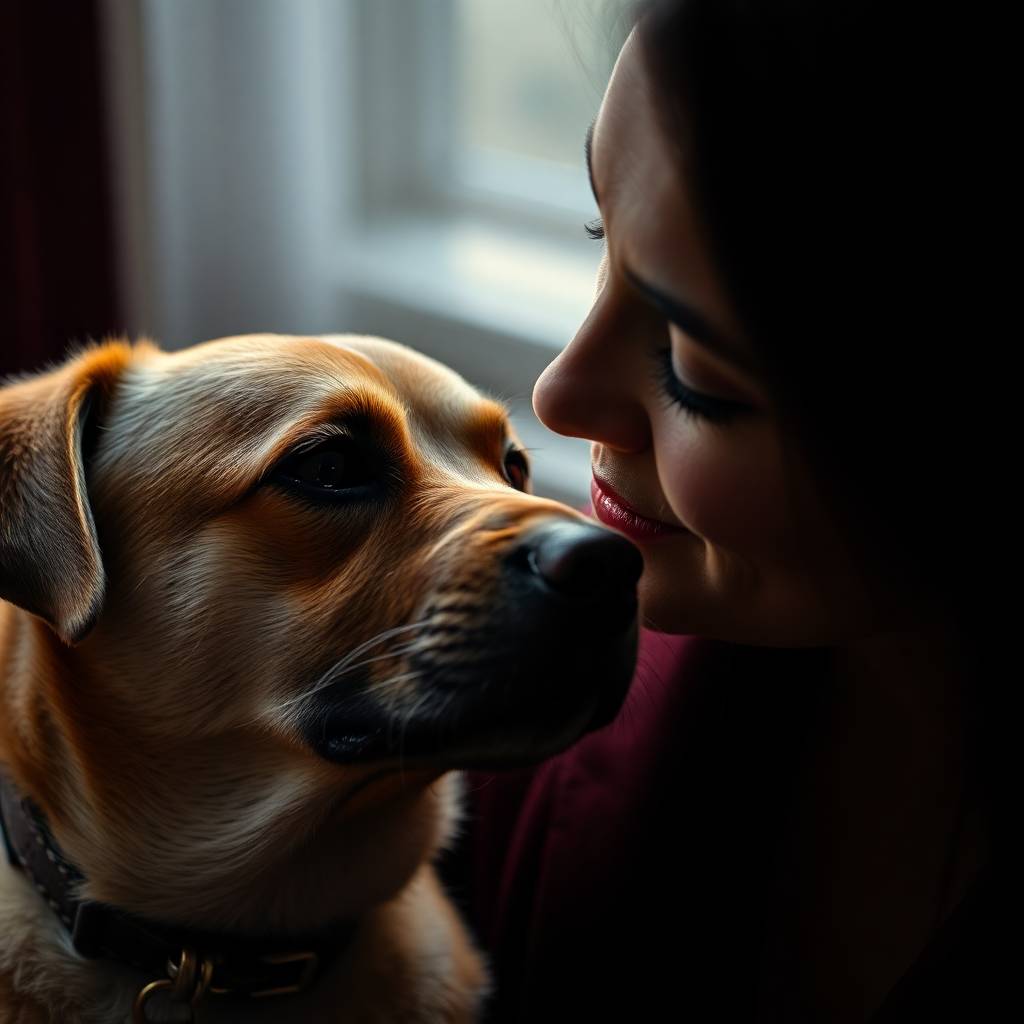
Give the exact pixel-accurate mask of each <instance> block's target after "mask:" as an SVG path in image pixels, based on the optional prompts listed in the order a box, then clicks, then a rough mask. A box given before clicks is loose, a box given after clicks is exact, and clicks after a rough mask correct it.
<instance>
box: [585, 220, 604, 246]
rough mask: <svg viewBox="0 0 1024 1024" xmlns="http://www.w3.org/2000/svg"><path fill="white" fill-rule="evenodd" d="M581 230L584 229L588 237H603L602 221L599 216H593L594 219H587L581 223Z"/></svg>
mask: <svg viewBox="0 0 1024 1024" xmlns="http://www.w3.org/2000/svg"><path fill="white" fill-rule="evenodd" d="M583 230H584V231H586V233H587V236H588V237H589V238H594V239H596V240H598V241H600V240H601V239H602V238H604V221H602V220H601V218H600V217H596V218H594V220H591V221H587V223H586V224H584V225H583Z"/></svg>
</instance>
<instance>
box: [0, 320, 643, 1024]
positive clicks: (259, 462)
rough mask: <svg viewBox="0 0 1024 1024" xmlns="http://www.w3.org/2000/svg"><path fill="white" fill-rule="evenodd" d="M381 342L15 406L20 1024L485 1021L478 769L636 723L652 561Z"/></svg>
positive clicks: (42, 392)
mask: <svg viewBox="0 0 1024 1024" xmlns="http://www.w3.org/2000/svg"><path fill="white" fill-rule="evenodd" d="M528 492H529V466H528V461H527V457H526V455H525V454H524V452H523V451H522V448H521V446H520V444H519V443H518V441H517V440H516V437H515V435H514V433H513V431H512V429H511V427H510V425H509V420H508V415H507V412H506V409H505V408H504V407H503V406H502V405H501V404H499V403H497V402H496V401H494V400H492V399H489V398H486V397H484V396H482V395H481V394H480V393H479V392H477V391H476V390H474V389H473V388H472V387H471V386H470V385H469V384H467V383H466V382H465V381H464V380H463V379H462V378H461V377H459V376H458V375H456V374H455V373H454V372H453V371H451V370H449V369H447V368H446V367H443V366H442V365H440V364H438V363H436V362H434V361H433V360H430V359H428V358H427V357H425V356H423V355H420V354H418V353H416V352H414V351H412V350H411V349H408V348H406V347H404V346H402V345H399V344H397V343H395V342H391V341H386V340H383V339H378V338H370V337H363V336H346V335H341V336H330V337H320V338H305V337H292V336H281V335H256V336H246V337H237V338H227V339H220V340H217V341H213V342H208V343H205V344H203V345H198V346H196V347H194V348H191V349H185V350H181V351H175V352H163V351H161V350H159V349H158V348H157V347H156V346H155V345H153V344H152V343H150V342H139V343H136V344H134V345H132V344H128V343H127V342H119V341H111V342H107V343H104V344H102V345H96V346H92V347H88V348H85V349H83V350H81V351H79V352H78V353H77V354H75V355H74V356H73V357H72V358H70V359H69V360H68V361H67V362H66V363H64V364H63V365H61V366H59V367H57V368H55V369H51V370H50V371H48V372H45V373H42V374H39V375H36V376H31V377H25V378H21V379H18V380H14V381H11V382H9V383H7V384H6V385H5V386H4V387H3V388H2V389H0V795H2V797H3V800H2V804H0V807H2V810H3V815H2V819H3V825H4V829H3V833H4V839H5V842H6V846H7V853H8V856H7V857H3V855H2V854H3V851H2V850H0V1024H39V1022H52V1021H60V1022H63V1024H112V1022H119V1024H120V1022H126V1021H134V1022H139V1021H161V1020H175V1021H176V1020H196V1021H200V1022H238V1021H245V1022H247V1024H260V1022H264V1021H275V1022H290V1021H295V1022H299V1021H302V1022H310V1021H312V1022H332V1021H339V1022H341V1021H344V1022H345V1024H355V1022H381V1024H383V1022H424V1024H435V1022H467V1021H472V1020H475V1019H477V1017H478V1013H479V1011H480V1007H481V1004H482V1001H483V1000H484V999H485V997H486V993H487V991H488V986H489V977H488V970H487V965H486V963H485V960H484V958H483V956H482V955H481V953H480V952H479V951H478V950H477V948H476V945H475V943H474V941H473V939H472V938H471V936H470V934H469V932H468V930H467V928H466V926H465V925H464V924H463V923H462V921H461V920H460V917H459V915H458V914H457V912H456V910H455V909H454V907H453V904H452V903H451V902H450V901H449V899H448V897H447V896H446V894H445V892H444V891H443V889H442V886H441V884H440V883H439V880H438V876H437V874H436V870H435V868H434V866H433V861H434V858H435V857H436V855H437V854H438V853H439V851H441V850H442V849H443V848H444V847H445V845H446V844H447V843H449V842H450V841H451V840H452V838H453V836H455V834H456V830H457V828H458V823H459V814H460V796H459V786H460V775H459V770H460V769H467V768H475V769H488V770H491V769H500V768H504V767H508V766H515V765H526V764H530V763H533V762H536V761H538V760H540V759H542V758H545V757H548V756H550V755H552V754H554V753H556V752H558V751H560V750H562V749H564V748H565V747H566V746H568V745H569V744H571V743H572V742H574V741H575V740H576V739H577V738H579V737H580V736H581V735H582V734H584V733H585V732H586V731H588V730H591V729H594V728H598V727H600V726H602V725H604V724H607V723H608V722H610V721H611V720H612V718H613V717H614V716H615V714H616V712H617V711H618V709H619V707H620V706H621V704H622V701H623V699H624V696H625V693H626V690H627V688H628V684H629V680H630V677H631V674H632V669H633V665H634V659H635V650H636V632H637V629H636V583H637V580H638V578H639V575H640V572H641V570H642V562H641V559H640V556H639V554H638V552H637V550H636V549H635V548H634V547H633V546H632V545H631V544H630V543H629V542H628V541H627V540H625V538H623V537H621V536H619V535H617V534H615V533H613V532H611V531H609V530H606V529H604V528H603V527H600V526H597V525H595V524H592V523H590V522H589V521H588V520H586V519H585V518H584V517H583V516H582V515H580V514H579V513H577V512H575V511H574V510H572V509H569V508H567V507H565V506H564V505H562V504H559V503H557V502H555V501H551V500H546V499H542V498H539V497H536V496H533V495H531V494H530V493H528Z"/></svg>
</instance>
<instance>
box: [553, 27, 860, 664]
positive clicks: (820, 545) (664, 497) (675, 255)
mask: <svg viewBox="0 0 1024 1024" xmlns="http://www.w3.org/2000/svg"><path fill="white" fill-rule="evenodd" d="M653 89H654V86H653V84H652V81H651V79H650V78H649V76H648V73H647V71H646V69H645V66H644V61H643V56H642V51H641V47H640V45H639V43H638V41H637V39H636V34H635V33H634V35H633V36H631V37H630V39H629V40H628V41H627V43H626V45H625V47H624V48H623V51H622V53H621V54H620V56H619V60H618V63H617V65H616V68H615V71H614V73H613V75H612V79H611V82H610V84H609V87H608V91H607V94H606V95H605V98H604V102H603V104H602V106H601V110H600V113H599V114H598V117H597V120H596V122H595V125H594V129H593V134H592V138H591V144H590V146H589V154H590V165H591V177H592V180H593V185H594V191H595V195H596V197H597V201H598V206H599V208H600V211H601V215H602V221H603V224H604V230H605V250H604V256H603V259H602V261H601V266H600V270H599V271H598V280H597V294H596V298H595V300H594V305H593V308H592V309H591V311H590V315H589V316H588V317H587V320H586V322H585V323H584V324H583V325H582V327H580V329H579V332H578V333H577V335H576V337H575V338H574V339H573V340H572V342H571V343H570V344H569V346H568V347H567V348H566V349H565V350H564V351H563V352H562V353H561V354H560V355H559V356H558V358H557V359H556V360H555V361H554V362H553V363H552V364H551V365H550V366H549V367H548V368H547V369H546V370H545V372H544V373H543V375H542V376H541V378H540V380H539V381H538V382H537V387H536V390H535V392H534V407H535V409H536V411H537V415H538V416H539V417H540V419H541V420H542V421H543V422H544V423H546V424H547V425H548V426H549V427H550V428H551V429H553V430H556V431H558V432H559V433H562V434H569V435H573V436H577V437H585V438H589V439H590V440H591V441H592V442H593V448H592V462H593V471H594V480H595V491H594V498H595V510H596V512H597V514H598V515H599V516H600V517H601V518H603V519H604V520H605V521H606V522H608V523H609V525H612V526H614V527H616V528H619V529H621V530H622V531H623V532H625V533H627V534H628V535H629V536H631V537H632V538H633V539H634V540H635V541H636V542H637V543H638V544H639V546H640V548H641V550H642V552H643V555H644V562H645V570H644V575H643V578H642V580H641V583H640V600H641V608H642V611H643V613H644V615H645V618H646V620H647V622H648V624H649V625H651V626H653V627H654V628H656V629H659V630H663V631H668V632H686V633H690V632H693V633H702V634H705V635H709V636H715V637H719V638H721V639H726V640H732V641H735V642H739V643H757V644H779V645H803V644H808V645H816V644H832V643H841V642H847V641H850V640H853V639H856V638H859V637H861V636H863V635H865V634H866V633H868V632H870V631H872V630H873V629H874V628H875V627H876V626H877V625H878V623H877V621H876V620H875V614H874V611H873V609H872V603H871V601H870V600H869V599H868V596H867V591H866V587H865V584H864V582H863V580H862V579H861V574H860V572H859V570H858V567H857V565H856V564H855V562H854V560H853V558H852V556H851V555H850V554H849V553H848V551H847V546H846V545H845V544H844V542H843V538H842V536H841V535H840V533H839V531H838V530H837V529H836V528H835V527H834V526H833V524H832V522H831V519H830V517H829V515H828V514H827V513H826V511H825V508H824V506H823V504H822V502H821V501H820V500H819V498H818V496H817V493H816V489H815V488H814V486H813V479H812V477H811V474H810V472H809V470H807V469H806V467H805V466H804V464H803V462H802V460H801V459H800V457H799V455H798V453H797V451H796V449H795V446H794V444H793V442H792V441H791V439H790V438H788V437H787V436H786V434H785V432H784V431H783V429H782V427H781V424H780V420H779V419H778V417H777V416H776V414H775V411H774V410H773V406H772V401H771V398H770V396H769V395H768V393H767V391H766V389H765V387H764V386H763V384H762V383H761V381H760V380H759V378H758V374H757V372H756V370H755V369H754V367H755V364H756V361H755V359H754V350H753V348H752V347H751V345H750V343H749V342H748V341H747V340H745V338H744V334H743V331H742V330H741V329H740V326H739V324H738V323H737V320H736V317H735V316H734V314H733V312H732V310H731V309H730V303H729V301H728V299H727V297H726V295H725V291H724V287H723V285H722V282H721V280H720V279H719V277H718V276H717V275H716V272H715V268H714V266H713V265H712V261H711V257H710V250H709V247H708V245H707V243H706V239H705V237H704V236H703V235H702V229H701V225H700V224H699V222H698V217H697V215H696V210H695V207H694V205H693V202H692V200H691V198H690V189H689V188H688V183H687V180H686V174H685V172H684V171H681V169H680V167H681V165H682V164H683V162H684V161H682V160H680V158H679V155H678V150H676V149H673V148H672V145H671V144H670V143H669V142H668V141H667V139H666V138H665V136H664V135H663V129H662V127H661V125H660V122H659V121H658V115H657V113H656V108H655V100H654V93H653Z"/></svg>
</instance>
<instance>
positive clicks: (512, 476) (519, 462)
mask: <svg viewBox="0 0 1024 1024" xmlns="http://www.w3.org/2000/svg"><path fill="white" fill-rule="evenodd" d="M502 468H503V469H504V470H505V479H506V480H507V481H508V482H509V483H510V484H511V485H512V486H513V487H514V488H515V489H516V490H517V491H525V490H526V485H527V484H528V483H529V480H530V464H529V463H528V462H527V461H526V453H525V452H524V451H523V450H522V449H521V448H509V450H508V451H507V452H505V462H504V464H503V467H502Z"/></svg>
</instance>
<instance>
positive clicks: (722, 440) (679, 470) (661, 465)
mask: <svg viewBox="0 0 1024 1024" xmlns="http://www.w3.org/2000/svg"><path fill="white" fill-rule="evenodd" d="M678 419H679V422H678V423H677V424H676V425H675V429H674V430H669V429H666V434H665V436H664V437H658V438H656V441H655V457H656V460H657V464H658V475H659V477H660V479H661V483H662V488H663V489H664V492H665V496H666V498H667V499H668V502H669V504H670V506H671V507H672V511H673V512H674V513H675V515H676V517H677V518H678V519H679V521H680V522H682V523H683V525H684V526H686V527H687V529H689V530H691V531H693V532H694V533H695V534H697V535H698V536H700V537H702V538H703V539H704V540H706V541H708V542H710V543H711V544H713V545H715V546H716V547H720V548H724V549H727V550H729V551H732V552H735V553H736V554H738V555H741V556H744V557H747V558H752V557H756V556H757V555H759V554H762V553H763V554H766V555H769V554H774V555H777V554H778V553H779V551H780V548H785V547H788V543H787V541H788V539H789V538H788V533H789V532H791V530H792V517H791V516H790V515H789V514H788V502H787V497H786V495H787V492H786V487H785V481H784V475H783V469H784V464H783V459H782V452H781V446H780V445H779V444H778V441H777V438H776V436H775V434H774V431H772V430H770V429H769V428H768V427H767V426H766V425H765V423H764V422H747V423H744V422H742V421H734V422H732V423H726V424H723V425H721V426H713V425H711V424H709V423H706V422H703V421H700V420H697V421H690V420H686V419H685V418H683V417H681V416H680V417H678Z"/></svg>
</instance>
